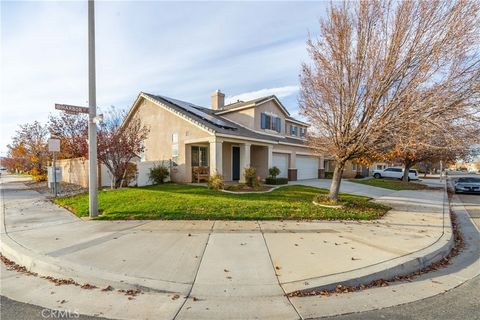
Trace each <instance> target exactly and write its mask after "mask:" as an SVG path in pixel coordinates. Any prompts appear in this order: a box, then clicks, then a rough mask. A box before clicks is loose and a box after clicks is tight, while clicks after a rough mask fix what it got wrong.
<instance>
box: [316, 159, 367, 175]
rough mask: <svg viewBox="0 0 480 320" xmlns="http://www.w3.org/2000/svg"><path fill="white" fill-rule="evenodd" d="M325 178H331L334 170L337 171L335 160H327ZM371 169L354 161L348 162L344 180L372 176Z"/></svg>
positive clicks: (344, 171)
mask: <svg viewBox="0 0 480 320" xmlns="http://www.w3.org/2000/svg"><path fill="white" fill-rule="evenodd" d="M324 167H325V176H326V177H327V178H331V177H332V176H333V170H334V169H335V160H331V159H325V165H324ZM370 169H371V167H368V166H365V165H363V164H357V163H355V162H353V161H348V162H347V163H346V164H345V168H344V169H343V174H342V177H343V178H355V177H359V176H361V177H368V176H369V175H370Z"/></svg>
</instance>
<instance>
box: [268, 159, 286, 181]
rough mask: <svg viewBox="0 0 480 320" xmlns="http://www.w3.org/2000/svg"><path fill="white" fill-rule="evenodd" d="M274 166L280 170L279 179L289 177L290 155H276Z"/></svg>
mask: <svg viewBox="0 0 480 320" xmlns="http://www.w3.org/2000/svg"><path fill="white" fill-rule="evenodd" d="M272 165H273V166H274V167H277V168H278V169H280V174H279V175H278V177H279V178H287V177H288V154H284V153H274V154H273V162H272Z"/></svg>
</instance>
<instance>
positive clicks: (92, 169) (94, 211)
mask: <svg viewBox="0 0 480 320" xmlns="http://www.w3.org/2000/svg"><path fill="white" fill-rule="evenodd" d="M95 87H96V84H95V8H94V1H93V0H88V107H89V113H88V159H89V161H88V167H89V170H88V194H89V203H88V204H89V214H90V217H96V216H97V215H98V196H97V125H96V124H95V122H94V118H95V117H96V116H97V98H96V88H95Z"/></svg>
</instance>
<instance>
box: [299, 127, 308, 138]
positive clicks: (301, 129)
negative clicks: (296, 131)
mask: <svg viewBox="0 0 480 320" xmlns="http://www.w3.org/2000/svg"><path fill="white" fill-rule="evenodd" d="M306 133H307V128H300V137H305V134H306Z"/></svg>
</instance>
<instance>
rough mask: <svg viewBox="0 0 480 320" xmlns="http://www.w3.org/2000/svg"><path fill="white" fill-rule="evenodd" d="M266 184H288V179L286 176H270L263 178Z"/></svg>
mask: <svg viewBox="0 0 480 320" xmlns="http://www.w3.org/2000/svg"><path fill="white" fill-rule="evenodd" d="M265 183H266V184H270V185H280V184H288V179H287V178H271V177H268V178H266V179H265Z"/></svg>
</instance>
